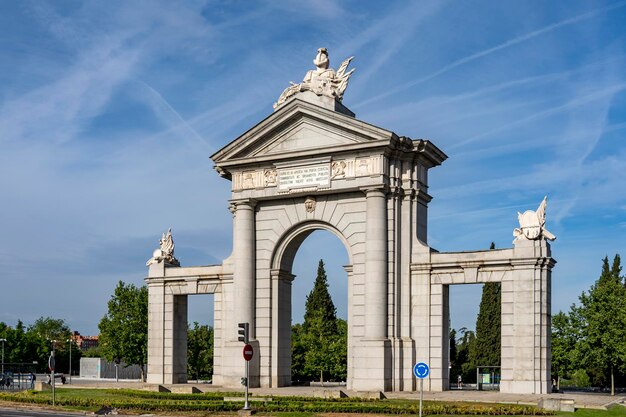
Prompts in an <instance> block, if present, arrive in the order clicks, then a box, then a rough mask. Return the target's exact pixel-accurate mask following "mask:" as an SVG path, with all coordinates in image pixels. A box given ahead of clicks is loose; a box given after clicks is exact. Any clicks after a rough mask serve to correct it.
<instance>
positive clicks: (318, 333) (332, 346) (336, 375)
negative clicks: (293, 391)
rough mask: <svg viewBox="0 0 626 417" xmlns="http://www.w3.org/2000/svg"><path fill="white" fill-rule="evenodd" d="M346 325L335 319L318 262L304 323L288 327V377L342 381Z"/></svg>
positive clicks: (333, 306)
mask: <svg viewBox="0 0 626 417" xmlns="http://www.w3.org/2000/svg"><path fill="white" fill-rule="evenodd" d="M346 347H347V325H346V323H345V321H343V320H340V319H337V309H336V308H335V304H334V303H333V300H332V298H331V296H330V293H329V292H328V278H327V277H326V270H325V269H324V261H322V260H321V259H320V262H319V265H318V267H317V278H316V279H315V284H314V285H313V289H312V290H311V292H310V293H309V295H308V296H307V298H306V304H305V313H304V323H302V326H300V325H295V326H292V349H291V352H292V375H293V376H294V377H295V378H296V379H299V378H317V377H319V379H320V381H324V375H326V376H327V377H329V378H330V379H334V380H345V378H346V369H347V368H346V367H347V351H346Z"/></svg>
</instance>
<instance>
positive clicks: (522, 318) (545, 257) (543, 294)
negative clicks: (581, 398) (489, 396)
mask: <svg viewBox="0 0 626 417" xmlns="http://www.w3.org/2000/svg"><path fill="white" fill-rule="evenodd" d="M511 263H512V267H513V270H512V273H511V274H510V275H508V276H507V278H506V279H504V280H503V281H502V380H501V382H500V391H501V392H507V393H532V394H548V393H550V392H551V378H550V355H551V352H550V327H551V321H552V315H551V302H550V300H551V294H550V292H551V269H552V266H553V265H554V260H553V259H552V258H551V253H550V244H549V243H547V242H546V241H545V240H536V241H533V240H520V241H518V242H516V243H515V247H514V249H513V259H512V260H511Z"/></svg>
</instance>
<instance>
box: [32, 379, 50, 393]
mask: <svg viewBox="0 0 626 417" xmlns="http://www.w3.org/2000/svg"><path fill="white" fill-rule="evenodd" d="M34 389H35V391H50V390H51V389H52V385H50V384H48V383H47V382H44V381H35V387H34Z"/></svg>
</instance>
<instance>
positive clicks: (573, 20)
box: [353, 1, 626, 107]
mask: <svg viewBox="0 0 626 417" xmlns="http://www.w3.org/2000/svg"><path fill="white" fill-rule="evenodd" d="M625 5H626V1H621V2H619V3H615V4H613V5H611V6H608V7H604V8H602V9H597V10H593V11H591V12H587V13H583V14H581V15H578V16H575V17H572V18H570V19H566V20H562V21H560V22H557V23H553V24H551V25H548V26H545V27H543V28H541V29H537V30H534V31H532V32H529V33H527V34H525V35H521V36H517V37H515V38H513V39H509V40H508V41H506V42H503V43H501V44H499V45H496V46H494V47H492V48H488V49H485V50H483V51H480V52H476V53H475V54H472V55H468V56H466V57H464V58H461V59H458V60H456V61H454V62H452V63H450V64H448V65H446V66H444V67H442V68H441V69H439V70H437V71H435V72H433V73H431V74H429V75H427V76H425V77H422V78H419V79H417V80H414V81H411V82H409V83H406V84H403V85H401V86H398V87H396V88H394V89H391V90H389V91H387V92H385V93H383V94H379V95H377V96H374V97H372V98H370V99H368V100H365V101H363V102H361V103H359V104H358V105H356V106H353V107H360V106H363V105H365V104H368V103H371V102H373V101H377V100H380V99H382V98H385V97H388V96H390V95H393V94H396V93H398V92H400V91H403V90H406V89H408V88H411V87H413V86H416V85H418V84H421V83H423V82H426V81H429V80H432V79H433V78H435V77H438V76H439V75H441V74H443V73H446V72H448V71H450V70H452V69H454V68H457V67H459V66H461V65H463V64H466V63H468V62H471V61H474V60H476V59H478V58H482V57H484V56H487V55H489V54H492V53H494V52H496V51H499V50H501V49H505V48H508V47H510V46H513V45H517V44H519V43H522V42H525V41H527V40H529V39H532V38H536V37H537V36H540V35H543V34H544V33H547V32H551V31H553V30H556V29H559V28H562V27H563V26H568V25H572V24H574V23H578V22H580V21H583V20H587V19H591V18H592V17H594V16H597V15H599V14H602V13H605V12H608V11H611V10H615V9H619V8H621V7H624V6H625Z"/></svg>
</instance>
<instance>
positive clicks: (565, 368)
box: [552, 311, 577, 391]
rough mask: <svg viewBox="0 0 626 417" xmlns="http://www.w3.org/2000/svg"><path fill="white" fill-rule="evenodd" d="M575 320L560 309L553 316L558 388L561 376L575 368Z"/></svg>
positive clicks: (554, 360)
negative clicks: (573, 349) (573, 348)
mask: <svg viewBox="0 0 626 417" xmlns="http://www.w3.org/2000/svg"><path fill="white" fill-rule="evenodd" d="M572 323H573V320H572V319H571V318H570V316H569V315H567V314H565V313H563V312H562V311H559V312H558V314H556V315H554V316H552V374H553V375H556V389H557V391H558V390H560V389H561V378H562V377H563V376H565V375H567V374H569V373H570V372H573V371H574V370H575V366H574V364H575V362H574V361H575V357H574V355H573V351H572V347H573V346H575V345H576V342H577V336H576V334H575V330H574V326H573V324H572Z"/></svg>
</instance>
